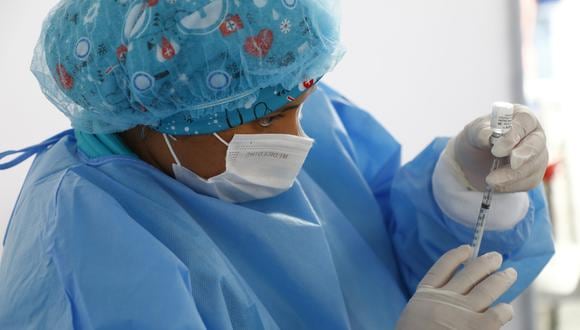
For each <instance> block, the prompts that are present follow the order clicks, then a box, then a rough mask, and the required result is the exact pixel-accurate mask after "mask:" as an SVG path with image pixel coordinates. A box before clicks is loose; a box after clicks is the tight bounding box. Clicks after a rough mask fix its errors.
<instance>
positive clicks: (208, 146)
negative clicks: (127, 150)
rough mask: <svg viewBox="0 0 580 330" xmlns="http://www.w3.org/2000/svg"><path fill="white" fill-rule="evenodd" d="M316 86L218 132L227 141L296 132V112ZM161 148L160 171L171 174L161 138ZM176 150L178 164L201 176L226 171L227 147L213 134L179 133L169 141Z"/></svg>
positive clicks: (211, 175)
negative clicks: (272, 109) (239, 136)
mask: <svg viewBox="0 0 580 330" xmlns="http://www.w3.org/2000/svg"><path fill="white" fill-rule="evenodd" d="M315 88H316V87H313V88H310V89H309V90H307V91H306V92H304V93H303V94H302V95H301V96H300V97H299V98H297V99H296V100H294V101H293V102H291V103H288V104H287V105H285V106H283V107H282V108H280V109H278V110H276V111H275V112H272V113H271V114H269V115H268V116H266V117H264V118H261V119H260V120H256V121H253V122H250V123H247V124H244V125H241V126H238V127H235V128H232V129H230V130H227V131H223V132H220V133H218V135H219V136H220V137H221V138H223V139H224V140H225V141H227V142H229V141H231V140H232V139H233V137H234V135H236V134H289V135H299V134H300V128H299V125H300V123H299V119H298V117H299V115H300V110H301V108H302V106H303V104H304V102H305V101H306V100H307V99H308V97H309V96H310V95H311V94H312V93H313V92H314V91H315ZM158 143H159V147H160V148H162V150H164V149H165V150H164V151H163V156H162V157H160V158H162V159H163V160H162V161H160V162H159V163H162V164H163V166H162V167H163V170H164V171H165V172H166V173H171V172H170V168H171V163H173V161H172V158H171V155H170V154H169V151H168V150H166V149H167V147H164V142H163V140H160V141H158ZM172 145H173V147H174V150H175V152H176V153H177V155H178V157H179V159H180V161H181V163H182V165H183V166H185V167H186V168H188V169H190V170H191V171H193V172H195V173H196V174H197V175H199V176H200V177H202V178H205V179H208V178H211V177H214V176H217V175H219V174H221V173H223V172H224V171H225V159H226V153H227V146H225V145H224V144H223V143H221V142H220V141H219V140H218V139H217V138H216V137H215V136H213V135H212V134H208V135H200V136H188V137H185V136H180V137H177V140H176V141H172Z"/></svg>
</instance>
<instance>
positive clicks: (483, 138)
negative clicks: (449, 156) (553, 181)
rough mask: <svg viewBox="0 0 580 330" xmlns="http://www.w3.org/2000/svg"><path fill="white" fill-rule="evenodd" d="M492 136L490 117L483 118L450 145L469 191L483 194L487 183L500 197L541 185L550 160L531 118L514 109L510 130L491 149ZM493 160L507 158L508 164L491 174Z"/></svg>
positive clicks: (542, 136)
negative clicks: (494, 157) (477, 191)
mask: <svg viewBox="0 0 580 330" xmlns="http://www.w3.org/2000/svg"><path fill="white" fill-rule="evenodd" d="M491 134H492V130H491V127H490V116H485V117H481V118H478V119H476V120H475V121H473V122H472V123H470V124H468V125H467V126H466V127H465V129H464V130H463V131H462V132H461V133H460V134H459V135H458V136H457V137H456V138H454V139H453V140H451V142H450V144H449V148H450V149H451V150H452V152H453V153H454V158H455V160H456V161H457V164H458V165H459V167H460V168H461V169H462V171H463V174H464V176H465V178H464V180H465V179H466V180H467V183H469V184H470V188H475V189H476V190H479V191H484V190H485V184H486V182H487V183H488V184H489V185H491V186H492V187H493V188H494V189H495V191H497V192H500V193H512V192H524V191H528V190H531V189H533V188H534V187H536V186H537V185H538V184H540V183H541V182H542V178H543V177H544V173H545V171H546V167H547V166H548V158H549V157H548V149H547V147H546V136H545V134H544V130H543V129H542V126H541V125H540V123H539V122H538V120H537V118H536V117H535V116H534V114H532V113H531V112H530V111H529V110H528V109H527V108H526V107H524V106H521V105H516V106H515V111H514V119H513V128H512V129H511V131H510V132H509V133H508V134H506V135H505V136H504V137H502V138H501V139H499V141H497V143H496V144H495V145H494V146H493V149H492V148H491V143H490V137H491ZM490 149H491V152H490ZM493 156H496V157H508V156H509V164H508V165H506V166H503V167H501V168H500V169H498V170H496V171H494V172H493V173H491V174H490V173H489V171H490V170H491V166H492V162H493Z"/></svg>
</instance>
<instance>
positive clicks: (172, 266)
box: [0, 86, 553, 329]
mask: <svg viewBox="0 0 580 330" xmlns="http://www.w3.org/2000/svg"><path fill="white" fill-rule="evenodd" d="M303 112H304V118H303V120H302V122H303V127H304V130H305V131H306V133H307V134H308V135H310V136H311V137H313V138H314V139H315V140H316V143H315V146H314V148H313V149H312V152H311V154H310V155H309V157H308V159H307V161H306V164H305V166H304V169H303V170H302V171H301V173H300V175H299V177H298V179H297V181H296V183H295V185H294V186H293V187H292V188H291V189H290V190H289V191H287V192H285V193H284V194H282V195H280V196H277V197H275V198H271V199H266V200H260V201H254V202H249V203H244V204H237V205H236V204H230V203H226V202H222V201H220V200H218V199H215V198H211V197H207V196H204V195H200V194H197V193H195V192H194V191H192V190H190V189H189V188H187V187H186V186H184V185H182V184H181V183H179V182H177V181H175V180H174V179H173V178H171V177H169V176H167V175H165V174H164V173H162V172H160V171H159V170H157V169H155V168H153V167H152V166H150V165H148V164H147V163H145V162H143V161H140V160H138V159H136V158H134V157H131V156H120V155H110V156H104V157H98V158H93V159H89V158H88V157H86V155H84V154H83V153H81V152H79V151H78V148H77V144H76V140H75V138H74V136H72V135H71V134H66V133H65V134H63V136H64V137H62V138H60V139H54V141H51V142H49V143H47V144H52V143H53V142H55V141H58V142H56V143H55V144H54V145H53V146H52V147H51V148H45V147H46V146H39V147H38V148H37V149H47V150H41V151H40V152H39V155H38V157H37V158H36V160H35V161H34V164H33V165H32V168H31V169H30V172H29V174H28V177H27V178H26V181H25V183H24V186H23V188H22V192H21V194H20V197H19V199H18V201H17V204H16V206H15V209H14V212H13V215H12V219H11V222H10V225H9V228H8V231H7V235H6V237H5V242H4V256H3V259H2V264H1V266H0V329H278V328H280V329H392V328H394V326H395V324H396V322H397V320H398V318H399V315H400V314H401V311H402V310H403V308H404V307H405V305H406V303H407V301H408V299H409V298H410V297H411V295H412V293H413V292H414V290H415V287H416V286H417V284H418V282H419V281H420V279H421V278H422V277H423V275H424V274H425V273H426V272H427V270H428V269H429V268H430V267H431V266H432V264H433V263H434V262H435V261H436V260H437V259H438V258H439V257H440V256H441V255H442V254H443V253H444V252H446V251H447V250H449V249H452V248H454V247H457V246H459V245H461V244H465V243H468V242H469V241H470V240H471V236H472V229H471V228H467V227H463V225H461V224H459V223H458V222H456V221H454V220H453V219H450V218H448V217H446V216H445V215H444V214H443V213H442V212H441V210H440V209H439V207H438V206H437V204H436V202H435V200H434V197H433V195H432V189H431V188H432V187H431V182H432V180H431V177H432V173H433V169H434V167H435V164H436V162H437V160H438V158H439V155H440V153H441V152H442V150H443V149H444V147H445V145H446V142H447V141H446V140H444V139H438V140H435V141H434V142H433V143H432V144H431V145H430V146H429V147H428V148H427V149H426V150H425V151H423V152H422V153H421V154H420V155H419V156H418V157H417V158H416V159H415V160H414V161H412V162H411V163H409V164H407V165H406V166H404V167H401V166H400V146H399V145H398V144H397V142H395V140H394V139H393V138H392V137H391V136H390V135H389V133H388V132H387V131H385V129H384V128H383V127H382V126H381V125H380V124H379V123H377V121H375V120H374V119H373V118H372V117H371V116H370V115H369V114H368V113H366V112H364V111H362V110H360V109H359V108H357V107H355V106H354V105H353V104H351V103H350V102H349V101H348V100H346V99H344V98H343V97H341V96H340V95H338V94H337V93H336V92H334V91H332V90H331V89H330V88H328V87H325V86H323V87H321V88H320V90H319V91H317V92H316V93H314V94H313V95H312V96H311V98H310V99H309V101H308V102H307V104H306V106H305V108H304V111H303ZM37 151H38V150H37ZM529 196H530V199H531V203H530V208H529V211H528V213H527V215H526V217H525V219H524V220H522V221H521V222H520V223H519V224H518V225H517V226H516V227H515V228H513V229H512V230H508V231H502V232H489V233H488V234H486V236H485V240H484V242H483V250H486V251H489V250H498V251H500V252H501V253H502V254H503V255H504V257H505V258H506V262H505V264H504V267H510V266H512V267H515V268H516V269H517V270H518V272H519V279H518V281H517V283H516V284H515V285H514V287H513V288H512V289H511V290H510V291H509V292H508V293H507V294H506V295H504V297H502V298H501V300H502V301H510V300H512V299H513V298H514V297H515V296H516V295H518V294H519V293H521V292H522V290H524V289H525V288H526V287H527V286H528V285H529V284H530V283H531V281H532V280H533V279H534V277H535V276H536V275H537V274H538V273H539V271H540V270H541V269H542V268H543V267H544V265H545V264H546V263H547V262H548V260H549V259H550V257H551V255H552V254H553V245H552V239H551V231H550V225H549V219H548V215H547V212H546V211H547V210H546V205H545V201H544V198H543V194H542V191H541V190H540V189H536V190H533V191H531V192H530V193H529Z"/></svg>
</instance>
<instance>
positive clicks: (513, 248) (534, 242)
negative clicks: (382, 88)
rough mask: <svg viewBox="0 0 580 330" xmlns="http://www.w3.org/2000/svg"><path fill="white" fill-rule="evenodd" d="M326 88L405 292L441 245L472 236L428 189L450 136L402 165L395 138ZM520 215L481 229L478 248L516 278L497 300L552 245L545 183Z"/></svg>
mask: <svg viewBox="0 0 580 330" xmlns="http://www.w3.org/2000/svg"><path fill="white" fill-rule="evenodd" d="M324 91H325V93H326V94H327V96H328V97H329V98H330V99H331V102H332V104H333V106H334V108H335V110H336V112H337V114H338V116H339V117H340V120H341V122H342V123H343V125H344V127H345V128H346V130H347V132H348V136H349V140H350V144H351V145H352V148H350V150H352V153H353V158H354V159H355V160H356V162H357V165H358V167H359V168H360V170H361V171H362V173H363V175H364V177H365V179H366V181H367V182H368V184H369V186H370V188H371V189H372V191H373V193H374V195H375V197H376V199H377V201H378V203H379V204H380V206H381V208H382V210H383V214H384V218H385V224H386V228H387V230H388V232H389V235H390V237H391V240H392V244H393V247H394V251H395V255H396V258H397V259H398V260H397V261H398V265H399V271H400V274H401V278H402V279H403V281H404V286H405V289H406V291H407V294H408V296H409V297H410V296H411V295H412V294H413V292H414V291H415V289H416V287H417V285H418V283H419V282H420V280H421V279H422V278H423V276H424V275H425V274H426V273H427V271H428V270H429V268H430V267H431V266H432V265H433V264H434V263H435V261H437V260H438V259H439V258H440V257H441V256H442V255H443V254H444V253H445V252H446V251H448V250H450V249H452V248H455V247H457V246H459V245H463V244H469V243H471V240H472V237H473V228H470V227H469V226H466V225H464V224H462V223H461V222H460V221H457V220H456V219H451V218H450V217H448V216H446V215H445V214H444V213H443V212H442V211H441V209H440V208H439V206H438V204H437V202H436V201H435V198H434V196H433V186H432V176H433V173H434V169H435V166H436V164H437V161H438V160H439V157H440V155H441V153H442V152H443V150H444V149H445V147H446V145H447V142H448V139H445V138H438V139H435V140H434V141H433V142H432V143H431V144H430V145H429V146H428V147H427V148H426V149H425V150H424V151H423V152H422V153H421V154H419V155H418V156H417V157H416V158H415V159H414V160H413V161H411V162H410V163H408V164H406V165H405V166H403V167H401V165H400V154H401V152H400V150H401V149H400V146H399V145H398V144H397V143H396V141H395V140H394V139H393V137H392V136H391V135H390V134H389V133H388V132H387V131H386V130H385V129H384V128H383V127H382V125H381V124H380V123H378V122H377V121H376V119H374V118H373V117H372V116H371V115H370V114H368V113H367V112H365V111H364V110H361V109H360V108H358V107H356V106H355V105H354V104H352V103H351V102H350V101H348V100H347V99H345V98H344V97H342V96H341V95H340V94H338V93H337V92H336V91H333V90H332V89H330V88H329V87H328V86H324ZM528 195H529V199H530V203H529V208H528V210H527V212H526V214H525V217H524V218H523V219H522V220H521V221H519V222H518V223H517V224H516V225H515V226H514V227H513V228H511V229H509V230H496V231H487V232H486V234H485V236H484V239H483V242H482V248H481V252H482V253H486V252H489V251H498V252H500V253H501V254H502V255H503V257H504V264H503V268H504V269H505V268H508V267H514V268H515V269H516V270H517V271H518V280H517V282H516V283H515V284H514V286H512V288H511V289H510V290H509V291H508V292H506V294H505V295H504V296H502V297H501V298H500V299H499V301H502V302H509V301H512V300H513V299H514V298H515V297H516V296H518V295H519V294H521V293H522V291H523V290H525V289H526V288H527V287H528V286H529V285H530V284H531V282H532V281H533V280H534V279H535V278H536V276H537V275H538V274H539V272H540V271H541V270H542V269H543V267H544V266H545V265H546V264H547V263H548V261H549V260H550V258H551V257H552V255H553V253H554V246H553V240H552V231H551V226H550V219H549V215H548V211H547V206H546V201H545V198H544V194H543V189H542V188H541V187H538V188H536V189H534V190H531V191H530V192H528Z"/></svg>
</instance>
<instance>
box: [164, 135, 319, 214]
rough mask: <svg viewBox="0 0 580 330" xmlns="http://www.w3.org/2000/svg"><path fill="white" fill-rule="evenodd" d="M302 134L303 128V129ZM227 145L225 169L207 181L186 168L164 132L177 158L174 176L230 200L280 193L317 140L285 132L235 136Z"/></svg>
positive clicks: (199, 190)
mask: <svg viewBox="0 0 580 330" xmlns="http://www.w3.org/2000/svg"><path fill="white" fill-rule="evenodd" d="M300 132H301V134H302V135H304V134H303V133H302V129H300ZM214 136H215V137H216V138H217V139H219V140H220V141H221V142H222V143H223V144H225V145H226V146H227V147H228V151H227V155H226V171H225V172H224V173H222V174H220V175H218V176H215V177H212V178H209V179H208V180H205V179H204V178H202V177H200V176H199V175H197V174H195V173H194V172H192V171H191V170H189V169H187V168H185V167H183V166H182V165H181V162H180V161H179V159H178V158H177V155H176V154H175V151H174V150H173V147H172V145H171V142H170V141H169V138H168V136H167V135H163V137H164V138H165V142H166V143H167V147H168V148H169V150H170V151H171V155H172V156H173V159H174V160H175V164H173V174H174V175H175V179H176V180H177V181H179V182H181V183H183V184H185V185H186V186H188V187H190V188H191V189H193V190H194V191H196V192H198V193H201V194H204V195H208V196H213V197H216V198H219V199H221V200H223V201H227V202H231V203H243V202H248V201H252V200H257V199H265V198H270V197H274V196H277V195H279V194H281V193H283V192H285V191H287V190H288V189H290V188H291V187H292V185H293V184H294V180H295V179H296V177H297V176H298V173H299V172H300V169H301V168H302V166H303V165H304V161H305V160H306V157H307V156H308V153H309V152H310V149H311V148H312V145H313V143H314V140H313V139H311V138H309V137H306V136H295V135H286V134H243V135H235V136H234V138H233V139H232V141H231V142H230V143H227V142H226V141H224V140H223V139H222V138H221V137H220V136H219V135H217V134H214Z"/></svg>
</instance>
